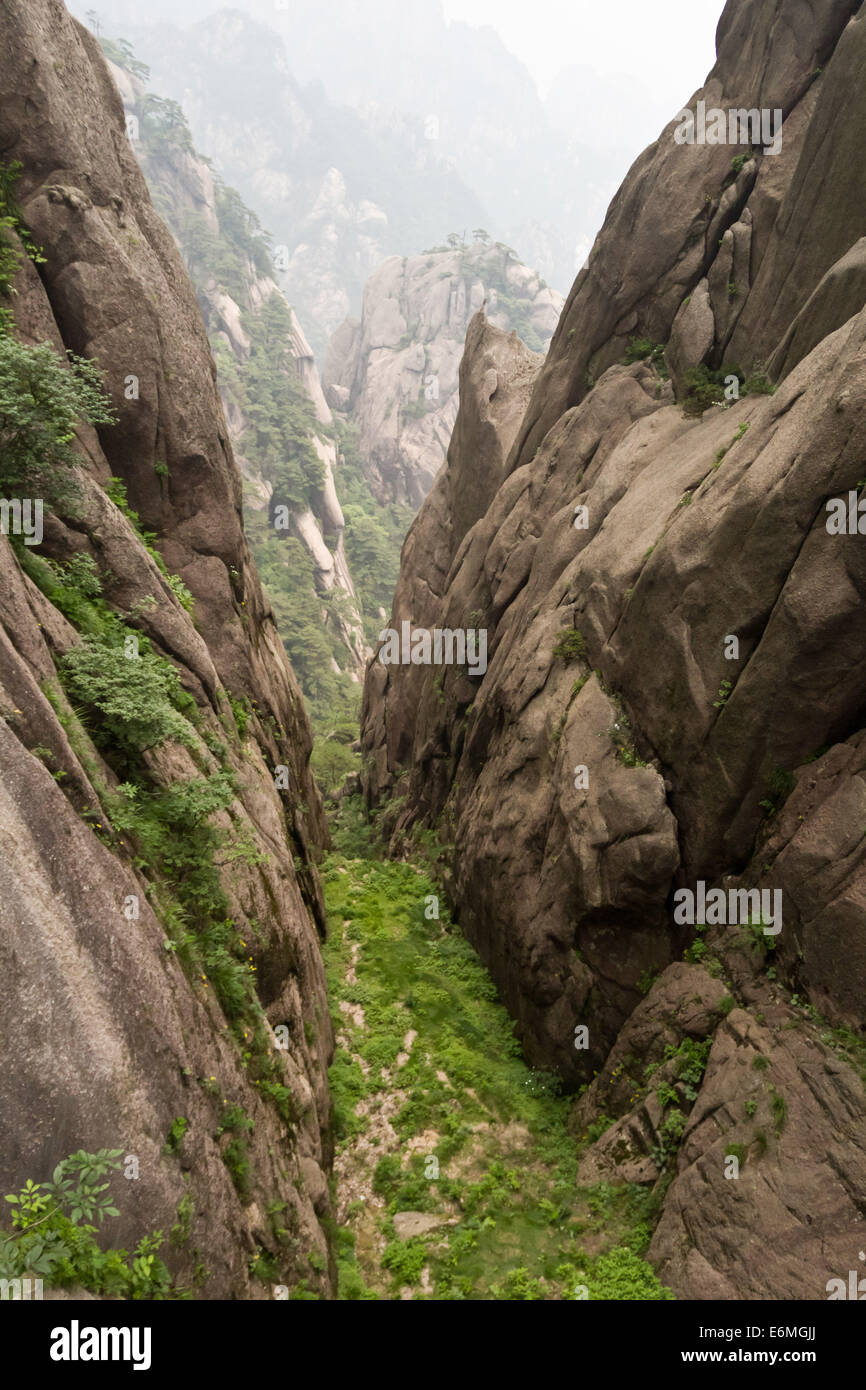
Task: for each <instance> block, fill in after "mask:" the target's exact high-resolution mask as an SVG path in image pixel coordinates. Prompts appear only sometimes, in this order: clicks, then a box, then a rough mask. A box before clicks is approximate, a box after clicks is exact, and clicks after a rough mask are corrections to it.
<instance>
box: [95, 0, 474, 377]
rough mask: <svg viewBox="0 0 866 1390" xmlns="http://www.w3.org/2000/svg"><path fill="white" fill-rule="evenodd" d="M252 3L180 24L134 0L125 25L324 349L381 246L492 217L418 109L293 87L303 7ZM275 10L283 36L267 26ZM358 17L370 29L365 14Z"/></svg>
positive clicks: (313, 86) (414, 242) (412, 242)
mask: <svg viewBox="0 0 866 1390" xmlns="http://www.w3.org/2000/svg"><path fill="white" fill-rule="evenodd" d="M260 13H261V18H262V20H263V23H257V22H256V21H255V20H254V19H252V18H250V16H249V15H248V14H244V13H242V12H241V10H240V9H237V8H231V7H226V8H223V9H221V10H219V11H218V12H217V13H215V14H210V15H208V16H207V17H206V18H204V19H202V20H201V21H200V22H199V23H197V24H193V25H190V26H189V27H185V28H180V27H177V25H176V22H175V21H176V18H177V16H176V14H175V13H171V15H170V20H171V21H172V22H170V23H167V24H157V23H154V19H155V18H156V15H154V16H153V17H152V16H151V14H150V12H148V13H147V14H145V13H144V12H136V13H135V14H132V15H129V16H126V17H124V20H123V22H122V25H121V27H122V32H123V33H124V35H126V36H127V37H128V38H129V39H131V40H132V42H133V43H134V45H135V50H136V54H137V56H138V58H140V59H143V60H144V61H145V62H146V63H147V64H148V65H149V66H150V69H151V73H152V80H153V85H154V87H155V89H156V90H157V91H159V92H161V93H162V94H164V95H165V96H167V97H171V98H173V99H174V100H175V101H177V102H180V103H182V105H183V109H184V111H185V112H186V114H187V116H188V118H189V122H190V125H191V127H192V129H193V130H194V131H195V132H196V137H197V143H198V144H199V147H200V148H201V150H202V151H203V153H204V154H206V155H207V156H208V158H209V159H212V160H213V161H214V163H215V165H216V167H217V168H219V169H220V171H221V172H222V174H223V176H224V177H225V178H226V180H227V181H228V182H229V183H230V184H231V185H232V186H233V187H235V188H237V189H239V191H240V193H241V194H242V196H243V197H244V199H245V200H246V201H247V203H249V204H250V205H251V206H252V207H254V208H255V209H256V210H257V212H258V213H259V214H260V216H261V217H262V220H263V221H264V223H265V225H266V226H267V227H268V228H269V230H270V231H271V232H272V233H273V237H274V244H275V245H274V249H275V252H276V262H277V267H278V278H279V282H280V285H281V286H282V288H284V290H285V292H286V294H287V297H288V298H289V299H290V301H291V302H292V304H294V305H295V306H296V308H297V310H298V314H299V316H300V318H301V321H302V322H303V324H304V328H305V331H306V333H307V334H308V335H309V338H310V341H311V342H312V345H313V348H314V350H315V352H316V355H317V357H318V358H319V360H321V358H322V356H323V355H324V351H325V348H326V345H327V342H328V338H329V337H330V335H331V334H332V333H333V332H334V331H335V329H336V328H337V327H338V326H339V325H340V323H341V322H342V321H343V319H344V318H345V317H346V315H347V314H349V313H355V314H357V312H358V307H359V305H360V301H361V295H362V292H363V288H364V284H365V281H366V280H367V277H368V276H369V275H371V274H372V273H373V271H374V270H375V269H376V267H377V266H378V265H379V264H380V263H381V262H382V260H384V258H385V257H386V256H389V255H393V254H394V253H395V252H397V251H402V250H403V249H404V248H406V247H410V248H418V249H420V248H421V247H424V246H426V245H429V244H430V243H431V242H432V241H433V240H434V239H435V238H436V237H437V236H443V235H445V234H447V232H448V231H449V230H451V229H452V228H461V229H462V228H463V227H479V226H487V225H489V223H490V219H489V218H488V217H487V215H486V212H485V209H484V206H483V205H482V202H481V201H480V199H479V198H478V197H477V195H476V194H475V192H474V191H472V190H471V188H470V187H469V186H467V184H466V183H464V182H463V180H462V179H461V178H460V176H459V175H458V174H457V173H456V172H455V170H454V166H453V162H450V163H449V161H448V160H447V159H446V158H445V156H444V153H443V152H442V150H441V143H440V142H439V141H438V140H435V139H430V138H427V135H426V134H425V121H424V119H423V117H418V116H414V115H413V116H406V115H401V114H399V113H387V112H385V113H383V112H382V111H381V110H379V109H377V108H376V107H375V106H374V105H371V103H370V101H369V99H365V100H364V101H363V102H362V103H359V105H358V106H357V107H355V108H352V109H350V108H349V107H348V106H347V104H346V98H345V96H344V95H343V94H342V93H340V92H337V93H336V95H335V96H334V98H333V99H329V98H328V97H326V95H325V92H324V89H323V87H322V85H321V83H312V82H308V83H307V84H306V85H303V86H302V84H301V83H300V82H299V81H297V80H296V77H295V75H294V68H293V59H294V55H295V49H296V44H297V33H298V30H299V29H300V27H301V22H300V21H299V18H298V16H297V15H296V13H295V11H294V10H290V11H287V12H286V14H285V15H282V14H279V13H277V12H276V11H275V7H274V6H273V5H271V4H268V5H265V6H262V8H261V12H260ZM127 18H128V19H129V22H127ZM283 21H286V28H287V29H288V33H287V34H285V35H284V36H283V35H281V34H280V33H276V32H274V29H275V27H276V28H277V29H282V27H283ZM361 22H362V24H363V26H364V27H365V28H366V29H370V18H369V16H366V17H364V18H363V19H362V21H361ZM329 24H330V26H331V28H332V29H333V27H334V24H335V21H334V19H333V17H332V18H331V19H330V21H329ZM404 61H405V59H404ZM252 150H254V151H255V152H256V154H255V158H250V151H252Z"/></svg>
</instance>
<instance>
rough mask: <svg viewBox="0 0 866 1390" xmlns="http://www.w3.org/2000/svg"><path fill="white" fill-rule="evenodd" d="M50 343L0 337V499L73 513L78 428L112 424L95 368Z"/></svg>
mask: <svg viewBox="0 0 866 1390" xmlns="http://www.w3.org/2000/svg"><path fill="white" fill-rule="evenodd" d="M68 357H69V362H68V363H67V362H64V360H63V358H62V357H61V356H60V354H59V353H57V352H55V350H54V348H53V347H51V345H50V344H49V343H40V344H39V345H38V346H36V347H26V346H25V345H24V344H23V343H19V342H17V341H16V340H15V339H14V338H12V337H10V336H8V334H5V333H0V493H2V494H3V495H4V496H7V497H8V496H13V495H16V494H17V495H19V496H20V495H24V496H30V497H42V498H43V499H44V500H45V501H46V502H47V503H48V504H49V505H50V506H53V507H61V506H63V507H66V508H72V507H73V505H74V502H75V499H76V497H77V495H78V493H77V488H76V486H75V483H74V481H73V479H72V476H71V470H72V468H73V467H74V465H75V464H76V463H77V462H79V461H80V460H79V456H78V455H77V454H76V452H75V450H74V448H73V440H74V438H75V428H76V425H77V424H78V423H79V422H80V421H82V420H86V421H87V422H88V423H90V424H93V425H96V424H112V423H113V422H114V418H115V417H114V415H113V414H112V412H111V409H110V406H109V404H108V401H107V399H106V396H105V393H104V390H103V386H102V378H101V377H100V374H99V371H98V369H97V367H96V365H95V364H94V363H93V362H88V361H87V360H86V359H85V358H83V357H76V356H75V354H74V353H69V354H68Z"/></svg>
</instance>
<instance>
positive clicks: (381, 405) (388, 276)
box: [322, 242, 562, 507]
mask: <svg viewBox="0 0 866 1390" xmlns="http://www.w3.org/2000/svg"><path fill="white" fill-rule="evenodd" d="M482 305H484V306H486V313H487V318H488V320H489V322H490V323H491V324H493V325H494V326H496V327H497V328H503V329H513V330H516V331H517V333H518V334H519V335H520V336H521V337H523V338H524V339H526V340H528V342H529V344H530V347H532V348H534V349H537V350H541V349H543V348H544V346H546V344H547V343H548V341H549V340H550V336H551V334H552V333H553V330H554V328H555V327H556V321H557V317H558V314H559V310H560V308H561V307H562V300H561V298H560V296H559V295H558V294H556V293H555V291H553V290H551V289H550V288H548V287H547V286H546V285H544V284H543V282H542V281H541V280H540V278H539V276H538V275H537V274H536V273H535V272H534V271H532V270H530V269H529V268H528V267H527V266H525V265H521V263H520V262H519V261H517V260H516V258H515V256H514V254H513V253H512V252H509V251H508V249H507V248H506V247H503V246H499V245H493V246H488V245H485V244H482V243H481V242H475V243H473V244H471V245H470V246H468V247H463V248H461V249H459V250H457V249H455V250H453V251H447V250H439V251H434V252H431V253H429V254H428V255H426V256H411V257H402V258H401V257H399V256H392V257H391V258H390V259H389V260H387V261H385V262H384V264H383V265H381V266H380V267H379V269H378V270H377V271H376V273H375V274H374V275H372V276H371V277H370V279H369V281H368V282H367V285H366V288H365V291H364V308H363V313H362V317H361V320H360V322H359V321H357V320H346V322H345V323H343V324H342V325H341V326H340V328H339V329H338V330H337V332H336V333H335V334H334V336H333V338H332V339H331V342H330V345H329V348H328V355H327V357H326V359H325V365H324V368H323V373H322V375H323V381H324V385H325V393H326V395H327V397H328V400H329V401H330V404H331V405H332V407H333V408H334V409H335V410H341V411H345V413H346V415H347V417H348V419H349V420H351V421H352V423H353V424H355V425H356V426H357V428H358V443H359V448H360V451H361V456H362V459H363V461H364V467H365V470H366V473H367V476H368V478H369V480H370V483H371V485H372V487H373V489H374V491H375V492H376V494H377V496H379V497H380V498H381V499H383V500H385V499H390V500H396V501H407V502H409V503H411V504H412V505H413V506H416V507H417V506H420V504H421V502H422V501H423V500H424V498H425V497H426V496H427V494H428V492H429V491H430V489H431V486H432V484H433V481H434V479H435V477H436V475H437V473H438V472H439V469H440V468H441V466H442V463H443V461H444V458H445V453H446V450H447V449H448V443H449V439H450V438H451V435H452V431H453V428H454V424H455V420H456V417H457V401H458V393H457V385H458V369H459V366H460V359H461V355H462V353H463V348H464V339H465V337H466V331H467V328H468V326H469V323H470V320H471V319H472V318H473V316H474V315H475V314H477V312H478V311H479V309H481V307H482ZM494 391H495V385H493V386H491V388H490V390H489V391H488V397H489V396H492V394H493V392H494Z"/></svg>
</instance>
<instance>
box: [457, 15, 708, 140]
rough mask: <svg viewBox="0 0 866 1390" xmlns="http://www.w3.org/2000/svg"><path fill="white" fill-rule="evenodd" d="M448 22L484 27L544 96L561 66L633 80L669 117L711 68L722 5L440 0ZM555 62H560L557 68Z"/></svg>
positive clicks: (557, 63)
mask: <svg viewBox="0 0 866 1390" xmlns="http://www.w3.org/2000/svg"><path fill="white" fill-rule="evenodd" d="M443 4H444V8H445V14H446V16H447V17H448V18H449V19H459V20H463V21H464V22H465V23H466V24H475V25H480V24H489V25H491V26H492V27H493V28H494V29H496V30H497V32H498V33H499V35H500V37H501V39H502V41H503V42H504V43H505V45H506V46H507V47H508V48H510V49H511V51H512V52H513V53H515V54H516V55H517V57H518V58H520V59H522V61H523V62H524V63H525V64H526V66H527V67H528V68H529V70H530V72H531V73H532V75H533V77H534V78H535V80H536V82H537V83H538V85H539V87H540V88H541V90H542V93H544V92H546V90H547V87H548V86H549V85H550V83H551V81H552V80H553V78H554V77H555V76H556V74H557V73H558V72H559V71H560V69H561V68H562V67H563V66H565V65H566V64H567V65H568V66H571V65H574V64H586V65H587V66H588V67H592V68H594V69H595V70H596V71H597V72H599V73H605V72H609V73H630V74H634V75H636V76H637V75H639V76H640V79H641V81H642V83H643V85H644V87H646V88H647V89H648V90H649V91H650V92H651V94H652V96H653V97H654V98H655V99H656V100H657V101H659V102H661V103H662V104H663V105H664V106H665V107H668V108H670V114H671V115H672V114H673V112H674V111H675V110H676V108H677V107H678V105H679V104H680V103H681V102H683V101H685V100H686V99H687V98H688V97H690V96H691V94H692V92H693V91H694V89H695V88H696V87H698V86H700V85H701V83H702V82H703V79H704V77H705V76H706V74H707V73H708V72H709V70H710V68H711V67H712V65H713V63H714V61H715V44H714V39H715V32H716V25H717V24H718V22H719V18H720V16H721V13H722V10H723V9H724V0H651V3H650V0H533V3H532V4H531V5H527V4H526V0H443ZM563 55H566V60H565V63H564V62H563Z"/></svg>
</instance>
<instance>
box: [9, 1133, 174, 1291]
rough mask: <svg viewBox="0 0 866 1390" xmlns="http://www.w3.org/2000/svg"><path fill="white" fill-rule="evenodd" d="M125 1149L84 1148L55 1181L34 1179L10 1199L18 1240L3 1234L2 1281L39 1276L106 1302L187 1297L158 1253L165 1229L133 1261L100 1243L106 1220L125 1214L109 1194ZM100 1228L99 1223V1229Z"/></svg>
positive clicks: (50, 1284) (146, 1241)
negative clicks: (77, 1287)
mask: <svg viewBox="0 0 866 1390" xmlns="http://www.w3.org/2000/svg"><path fill="white" fill-rule="evenodd" d="M122 1152H123V1151H122V1149H100V1150H99V1152H98V1153H86V1152H85V1151H84V1150H83V1149H81V1150H79V1151H78V1152H77V1153H74V1154H70V1155H69V1157H68V1158H65V1159H63V1160H62V1162H60V1163H58V1165H57V1167H56V1168H55V1169H54V1173H53V1176H52V1180H51V1182H43V1183H37V1182H33V1180H32V1179H28V1180H27V1182H26V1183H25V1184H24V1187H23V1188H22V1189H21V1191H20V1192H18V1193H17V1194H16V1193H8V1194H7V1195H6V1201H7V1202H8V1203H9V1204H10V1205H11V1206H12V1207H13V1208H14V1210H13V1213H12V1226H13V1231H14V1234H13V1235H8V1234H7V1235H4V1234H3V1233H0V1277H2V1278H4V1279H18V1278H21V1276H22V1275H25V1274H26V1275H31V1274H33V1275H37V1276H38V1277H40V1278H43V1279H44V1280H45V1282H46V1283H47V1285H48V1287H49V1288H67V1287H69V1286H70V1285H81V1286H82V1287H83V1288H85V1289H87V1290H89V1291H91V1292H93V1293H97V1294H102V1295H104V1296H106V1297H117V1296H120V1297H122V1298H131V1299H165V1298H183V1297H186V1296H188V1295H187V1294H186V1292H185V1291H184V1290H181V1289H177V1288H174V1287H173V1286H172V1282H171V1276H170V1275H169V1272H168V1270H167V1268H166V1266H165V1264H164V1263H163V1262H162V1260H160V1259H159V1258H158V1255H157V1252H158V1251H159V1249H160V1246H161V1245H162V1241H163V1236H162V1232H161V1231H155V1232H154V1233H153V1234H152V1235H150V1236H145V1237H144V1238H143V1239H142V1240H141V1241H139V1243H138V1245H137V1246H136V1248H135V1251H134V1252H133V1254H132V1256H130V1255H129V1252H128V1251H126V1250H118V1249H109V1250H103V1249H101V1248H100V1246H99V1245H98V1243H97V1242H96V1240H95V1239H94V1233H95V1231H96V1229H97V1226H101V1225H102V1223H103V1221H104V1220H105V1219H106V1217H109V1216H118V1215H119V1212H118V1209H117V1207H116V1206H114V1205H113V1203H112V1200H111V1197H110V1195H109V1181H108V1180H107V1179H110V1174H111V1173H112V1171H116V1170H117V1169H119V1168H120V1162H119V1159H120V1155H121V1153H122ZM94 1222H95V1223H96V1225H94V1224H93V1223H94Z"/></svg>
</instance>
